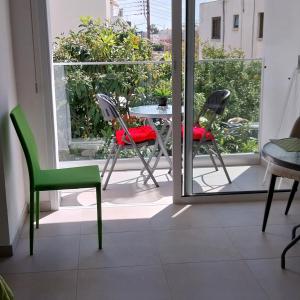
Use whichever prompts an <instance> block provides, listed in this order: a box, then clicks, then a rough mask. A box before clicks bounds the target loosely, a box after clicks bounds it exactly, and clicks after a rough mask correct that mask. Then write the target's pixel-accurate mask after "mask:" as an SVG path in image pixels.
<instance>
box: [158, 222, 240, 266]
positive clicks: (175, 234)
mask: <svg viewBox="0 0 300 300" xmlns="http://www.w3.org/2000/svg"><path fill="white" fill-rule="evenodd" d="M155 237H156V241H155V243H156V245H157V246H158V248H159V253H160V257H161V260H162V262H163V263H183V262H199V261H210V260H216V261H217V260H232V259H239V258H240V256H239V254H238V252H237V251H236V250H235V249H234V247H233V245H232V243H231V241H230V240H229V238H228V237H227V235H226V233H225V231H224V230H223V229H221V228H208V227H207V228H201V229H200V228H199V229H186V230H164V231H157V232H155Z"/></svg>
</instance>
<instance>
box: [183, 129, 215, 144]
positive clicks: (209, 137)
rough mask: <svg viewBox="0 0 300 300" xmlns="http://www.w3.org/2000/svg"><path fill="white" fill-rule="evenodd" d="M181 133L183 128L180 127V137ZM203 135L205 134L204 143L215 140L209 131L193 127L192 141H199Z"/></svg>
mask: <svg viewBox="0 0 300 300" xmlns="http://www.w3.org/2000/svg"><path fill="white" fill-rule="evenodd" d="M183 131H184V129H183V126H181V133H182V135H183ZM204 134H205V140H206V141H213V140H214V139H215V137H214V135H213V134H212V133H211V132H210V131H207V130H206V129H205V128H204V127H198V126H194V127H193V140H194V141H200V140H201V139H202V137H203V135H204Z"/></svg>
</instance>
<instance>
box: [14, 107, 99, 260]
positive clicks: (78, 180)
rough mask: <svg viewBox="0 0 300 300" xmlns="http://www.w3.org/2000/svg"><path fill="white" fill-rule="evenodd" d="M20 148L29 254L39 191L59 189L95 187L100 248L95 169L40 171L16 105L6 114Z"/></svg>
mask: <svg viewBox="0 0 300 300" xmlns="http://www.w3.org/2000/svg"><path fill="white" fill-rule="evenodd" d="M10 118H11V120H12V122H13V124H14V127H15V129H16V132H17V135H18V138H19V140H20V143H21V145H22V148H23V151H24V154H25V158H26V162H27V167H28V173H29V182H30V201H29V243H30V244H29V245H30V255H32V254H33V239H34V216H35V218H36V220H35V222H36V228H39V211H40V204H39V203H40V200H39V199H40V194H39V193H40V191H52V190H61V189H80V188H95V189H96V197H97V224H98V245H99V249H102V218H101V181H100V174H99V169H98V166H90V167H78V168H67V169H50V170H41V168H40V163H39V157H38V150H37V146H36V143H35V138H34V135H33V133H32V131H31V128H30V126H29V124H28V122H27V119H26V116H25V114H24V113H23V111H22V109H21V107H20V106H19V105H18V106H16V107H15V108H14V109H13V110H12V111H11V113H10Z"/></svg>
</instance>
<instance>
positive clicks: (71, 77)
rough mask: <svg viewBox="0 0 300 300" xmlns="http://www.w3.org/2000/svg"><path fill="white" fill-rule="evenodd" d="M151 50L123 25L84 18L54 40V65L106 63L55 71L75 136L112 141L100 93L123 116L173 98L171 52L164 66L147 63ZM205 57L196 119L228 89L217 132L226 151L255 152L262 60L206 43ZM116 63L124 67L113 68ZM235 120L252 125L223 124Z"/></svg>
mask: <svg viewBox="0 0 300 300" xmlns="http://www.w3.org/2000/svg"><path fill="white" fill-rule="evenodd" d="M152 51H153V45H151V43H150V42H149V41H148V40H147V39H144V38H142V37H140V36H139V35H138V34H137V33H136V31H135V28H133V27H130V26H129V25H128V24H127V23H125V22H122V21H117V22H115V23H113V24H111V23H102V22H101V21H100V20H95V19H92V18H90V17H83V18H81V24H80V26H79V30H78V31H77V32H75V31H70V32H69V34H68V35H66V36H60V37H58V38H57V39H56V42H55V48H54V62H108V63H101V64H97V65H81V66H79V65H75V66H74V65H72V66H71V65H68V66H56V67H55V76H56V83H57V82H59V84H56V89H60V90H62V89H63V90H66V95H65V96H64V99H60V100H61V103H62V102H63V101H65V100H67V102H68V103H69V107H70V114H71V132H72V138H102V139H105V140H106V141H107V143H109V141H110V137H111V134H112V133H113V128H112V126H111V124H107V122H104V120H103V118H102V114H101V112H100V110H99V108H98V105H97V104H96V102H95V95H96V94H97V93H105V94H108V95H110V96H111V97H112V99H113V101H114V103H115V104H116V106H117V107H118V109H119V110H120V111H121V113H122V114H124V115H128V113H129V107H133V106H137V105H142V104H144V105H145V104H154V103H155V104H156V103H157V100H156V99H155V98H156V97H158V96H159V97H161V96H167V97H169V96H170V95H171V64H170V61H171V54H170V53H168V52H166V53H165V54H164V56H163V58H162V61H166V62H165V63H162V62H159V63H147V61H151V60H152ZM202 55H203V59H204V61H200V62H197V63H196V64H195V69H194V71H195V84H194V86H195V97H194V111H195V116H196V115H198V114H199V112H200V110H201V108H202V107H203V104H204V102H205V99H206V98H207V97H208V95H209V94H210V93H211V92H212V91H214V90H217V89H224V88H226V89H228V90H230V91H231V97H230V101H229V103H228V106H227V108H226V110H225V112H224V114H223V115H222V116H221V117H220V118H219V120H218V122H216V125H214V128H213V130H214V134H215V135H216V137H217V139H218V142H219V144H220V146H221V148H222V150H223V151H224V152H228V153H236V152H249V151H250V152H252V151H257V136H255V135H253V132H252V131H251V129H250V127H249V125H250V123H251V122H258V121H259V101H260V84H261V75H260V74H261V62H259V61H251V62H247V61H243V60H240V59H242V58H243V52H242V51H240V50H232V51H224V50H223V49H220V48H214V47H212V46H210V45H208V44H205V45H202ZM213 59H215V61H213ZM226 59H231V60H226ZM235 59H237V60H235ZM116 61H117V62H120V63H119V64H116V63H113V64H109V62H116ZM127 61H145V63H143V64H141V63H138V64H127V63H126V62H127ZM62 68H63V72H62ZM65 98H66V99H65ZM235 117H241V118H244V119H247V120H248V121H249V122H248V123H246V124H244V125H242V126H240V127H239V128H238V129H237V130H235V131H232V130H230V128H228V126H224V125H222V124H224V123H226V122H227V121H228V119H230V118H235ZM195 121H198V120H196V119H195ZM220 124H221V125H220ZM99 155H102V154H100V153H99Z"/></svg>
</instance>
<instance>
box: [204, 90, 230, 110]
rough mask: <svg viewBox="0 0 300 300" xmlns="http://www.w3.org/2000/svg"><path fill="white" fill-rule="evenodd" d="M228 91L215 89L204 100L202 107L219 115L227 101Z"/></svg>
mask: <svg viewBox="0 0 300 300" xmlns="http://www.w3.org/2000/svg"><path fill="white" fill-rule="evenodd" d="M229 96H230V91H228V90H217V91H214V92H213V93H212V94H211V95H210V96H209V97H208V98H207V100H206V102H205V104H204V109H206V110H210V111H212V112H214V113H215V114H216V115H221V114H222V113H223V112H224V110H225V106H226V104H227V102H228V99H229Z"/></svg>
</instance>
